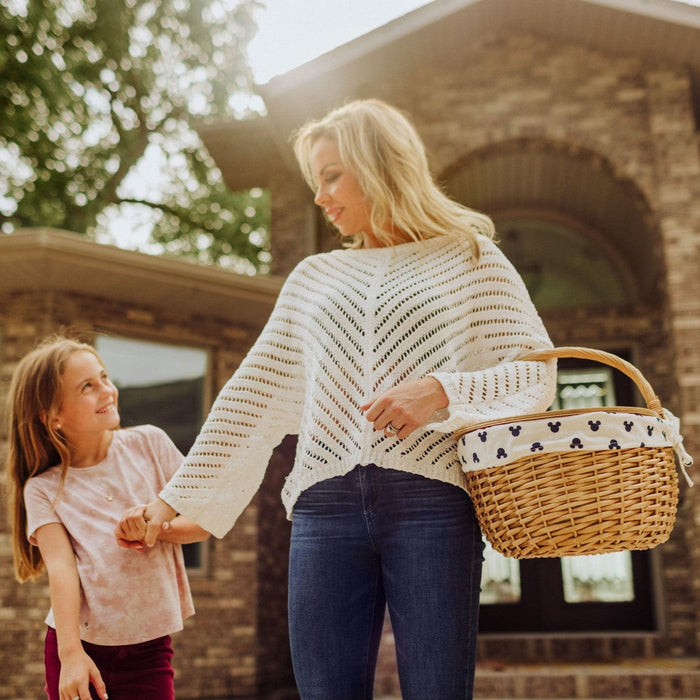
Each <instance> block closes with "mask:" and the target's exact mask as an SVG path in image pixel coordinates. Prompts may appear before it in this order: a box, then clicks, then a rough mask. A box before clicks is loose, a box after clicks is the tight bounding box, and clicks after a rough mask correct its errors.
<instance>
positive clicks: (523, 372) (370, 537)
mask: <svg viewBox="0 0 700 700" xmlns="http://www.w3.org/2000/svg"><path fill="white" fill-rule="evenodd" d="M294 147H295V152H296V156H297V159H298V161H299V164H300V166H301V168H302V171H303V173H304V176H305V178H306V180H307V181H308V183H309V185H310V186H311V188H312V189H313V190H314V191H315V201H316V204H318V205H319V206H320V207H321V208H322V209H323V211H324V212H325V214H326V216H327V217H328V219H329V220H330V222H331V223H332V224H333V225H334V226H335V227H336V228H337V229H338V231H339V232H340V235H341V236H342V238H343V241H344V242H345V243H346V247H347V248H349V249H346V250H337V251H333V252H331V253H326V254H321V255H315V256H311V257H309V258H307V259H306V260H304V261H302V262H301V263H300V264H299V265H298V266H297V267H296V268H295V270H294V271H293V272H292V273H291V274H290V275H289V278H288V279H287V281H286V283H285V286H284V288H283V290H282V292H281V294H280V297H279V299H278V302H277V304H276V306H275V309H274V311H273V313H272V315H271V317H270V320H269V322H268V324H267V325H266V327H265V329H264V330H263V332H262V334H261V336H260V338H259V339H258V340H257V342H256V343H255V345H254V347H253V348H252V349H251V351H250V353H249V354H248V356H247V357H246V359H245V360H244V362H243V363H242V364H241V367H240V368H239V369H238V370H237V371H236V373H235V374H234V375H233V377H232V378H231V379H230V380H229V382H228V383H227V385H226V386H225V387H224V388H223V390H222V391H221V393H220V394H219V397H218V398H217V400H216V402H215V404H214V406H213V408H212V411H211V413H210V415H209V417H208V419H207V421H206V423H205V425H204V427H203V428H202V431H201V433H200V436H199V438H198V439H197V441H196V443H195V445H194V447H193V448H192V450H191V452H190V454H189V456H188V457H187V459H186V461H185V463H184V465H183V466H182V468H181V469H180V470H179V471H178V473H177V474H176V475H175V477H174V478H173V479H172V480H171V481H170V483H169V484H168V485H167V486H166V488H165V489H164V490H163V492H162V493H161V499H162V500H158V501H156V502H154V503H152V504H149V506H148V508H147V510H146V513H145V518H146V519H147V520H148V521H149V522H148V535H147V537H146V544H150V542H151V541H152V540H153V539H154V538H155V537H156V534H157V533H158V532H159V530H160V527H161V525H162V523H163V522H164V521H165V520H167V519H169V518H172V517H174V515H175V513H176V512H177V513H183V514H184V515H186V516H187V517H189V518H191V519H192V520H194V521H195V522H197V523H198V524H199V525H201V526H202V527H204V528H205V529H207V530H209V531H211V532H213V533H214V534H215V535H217V536H219V537H221V536H223V535H224V534H225V533H226V532H227V531H228V530H229V529H230V528H231V527H232V526H233V524H234V522H235V521H236V518H237V517H238V516H239V515H240V513H241V512H242V511H243V509H244V508H245V507H246V505H247V504H248V502H249V501H250V499H251V498H252V496H253V495H254V493H255V492H256V491H257V489H258V487H259V485H260V482H261V480H262V478H263V474H264V471H265V467H266V465H267V462H268V459H269V457H270V454H271V452H272V450H273V448H274V447H275V446H276V445H277V444H278V443H279V442H280V441H281V440H282V438H283V437H284V436H285V435H286V434H298V435H299V441H298V447H297V453H296V459H295V463H294V467H293V469H292V471H291V473H290V474H289V476H288V477H287V480H286V483H285V487H284V490H283V494H282V497H283V501H284V503H285V506H286V509H287V513H288V516H289V517H290V518H291V519H292V537H291V546H290V571H289V621H290V638H291V648H292V659H293V664H294V671H295V675H296V680H297V684H298V688H299V691H300V694H301V697H302V698H303V699H304V700H309V699H311V698H314V699H316V698H318V699H319V700H328V699H329V698H333V700H344V699H348V700H350V699H355V698H370V697H371V696H372V687H373V681H374V669H375V662H376V657H377V649H378V645H379V640H380V636H381V629H382V622H383V619H384V610H385V606H386V605H388V608H389V612H390V615H391V621H392V627H393V632H394V637H395V641H396V652H397V657H398V669H399V677H400V682H401V689H402V694H403V697H404V699H405V700H411V699H414V700H426V699H427V698H440V700H451V699H452V698H454V699H456V698H460V699H463V698H469V697H471V694H472V686H473V679H474V667H475V655H476V631H477V621H478V604H479V583H480V577H481V561H482V549H483V545H482V539H481V533H480V531H479V527H478V524H477V522H476V519H475V517H474V511H473V507H472V504H471V501H470V499H469V496H468V494H467V493H466V491H465V481H464V475H463V473H462V472H461V470H460V465H459V460H458V457H457V452H456V443H455V441H454V439H453V437H452V432H453V431H454V430H455V429H456V428H458V427H461V426H463V425H465V424H470V423H474V422H477V421H482V420H485V419H488V418H492V417H493V418H495V417H501V416H507V415H512V414H520V413H525V412H528V411H542V410H545V409H546V408H547V407H548V406H549V404H550V403H551V400H552V397H553V391H554V384H555V367H554V365H553V364H552V363H538V362H523V361H519V360H518V358H519V357H522V356H524V355H525V354H527V353H528V352H529V351H531V350H533V349H536V348H543V347H550V341H549V338H548V336H547V333H546V331H545V329H544V327H543V325H542V322H541V320H540V318H539V317H538V315H537V312H536V311H535V309H534V307H533V305H532V303H531V301H530V299H529V297H528V294H527V291H526V289H525V286H524V285H523V283H522V280H521V279H520V277H519V276H518V274H517V273H516V272H515V270H514V269H513V267H512V266H511V265H510V264H509V263H508V261H507V260H506V259H505V258H504V256H503V255H502V254H501V253H500V252H499V250H498V249H497V248H496V246H495V245H494V244H493V242H492V241H491V238H492V237H493V224H492V223H491V221H490V219H489V218H488V217H486V216H484V215H482V214H479V213H477V212H475V211H472V210H470V209H468V208H466V207H463V206H461V205H459V204H457V203H455V202H453V201H451V200H450V199H448V198H447V197H446V196H445V195H444V194H442V192H441V191H440V190H439V189H438V188H437V186H436V185H435V183H434V182H433V180H432V178H431V176H430V173H429V168H428V164H427V159H426V156H425V150H424V147H423V144H422V142H421V141H420V138H419V137H418V135H417V133H416V131H415V129H414V127H413V126H412V125H411V123H410V122H409V121H408V119H407V118H406V117H404V116H403V115H402V114H401V113H400V112H399V111H397V110H396V109H394V108H393V107H390V106H389V105H387V104H385V103H383V102H380V101H377V100H362V101H356V102H352V103H349V104H347V105H345V106H344V107H341V108H339V109H337V110H335V111H333V112H331V113H330V114H328V115H327V116H326V117H325V118H324V119H321V120H320V121H314V122H311V123H309V124H307V125H305V126H304V127H302V128H301V129H300V130H299V131H298V132H297V134H296V136H295V142H294Z"/></svg>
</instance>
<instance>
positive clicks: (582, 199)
mask: <svg viewBox="0 0 700 700" xmlns="http://www.w3.org/2000/svg"><path fill="white" fill-rule="evenodd" d="M260 92H261V94H262V96H263V98H264V100H265V104H266V107H267V115H266V116H265V117H262V118H259V119H255V120H250V121H245V122H237V123H226V124H217V125H212V126H208V127H206V128H204V127H203V128H202V129H201V130H200V133H201V135H202V137H203V139H204V141H205V143H206V144H207V146H208V147H209V149H210V151H211V152H212V155H213V156H214V158H215V159H216V160H217V163H218V164H219V166H220V167H221V170H222V172H223V173H224V177H225V179H226V181H227V183H228V184H229V186H230V187H231V188H232V189H243V188H249V187H266V188H269V190H270V192H271V198H272V246H273V250H272V252H273V265H274V269H273V272H274V274H273V275H272V276H270V277H269V278H241V277H238V276H236V275H233V274H231V273H226V272H223V271H220V270H206V269H202V268H200V267H197V266H194V265H190V264H188V263H185V262H182V261H173V260H165V259H153V258H149V257H147V256H143V255H139V254H136V253H128V252H125V251H117V250H114V249H111V248H108V247H105V246H97V245H95V244H92V243H90V242H87V241H84V240H82V239H79V238H76V237H74V236H71V235H70V234H65V233H61V232H48V231H38V232H37V231H34V232H24V233H18V234H15V235H13V236H8V237H5V238H0V358H1V359H0V372H2V374H1V375H0V393H3V392H4V391H5V390H6V386H7V380H8V377H9V373H10V371H11V368H12V365H13V362H14V361H16V358H17V357H18V356H19V355H20V354H21V353H22V352H24V351H25V350H26V349H27V348H28V347H30V346H31V344H32V343H33V342H34V340H35V338H36V337H38V336H41V335H43V334H44V333H45V332H47V331H49V330H52V329H54V328H56V327H58V326H60V325H62V324H66V325H71V326H74V327H78V328H80V329H81V330H84V332H85V333H86V334H87V335H92V336H94V337H97V336H99V335H100V334H108V335H112V336H118V337H119V338H127V339H137V340H145V341H149V342H156V343H160V344H169V345H175V346H187V347H191V348H195V349H200V350H201V351H203V352H205V354H206V368H207V369H206V371H205V373H204V382H203V384H202V386H203V389H202V392H203V393H202V396H201V400H202V401H203V403H204V404H205V405H206V404H207V403H208V402H209V401H210V400H211V396H212V394H213V393H214V392H215V390H216V388H218V387H219V386H221V385H222V384H223V382H224V381H225V380H226V378H227V377H228V376H229V374H230V372H231V371H232V370H233V369H234V368H235V367H236V366H237V364H238V362H239V361H240V359H241V357H242V356H243V354H244V353H245V351H246V348H247V347H248V346H249V344H250V342H251V341H252V339H253V338H254V337H255V335H256V333H257V331H258V330H259V329H260V327H261V323H262V322H263V321H264V318H265V317H266V315H267V313H268V312H269V308H270V307H271V305H272V303H273V302H274V298H275V295H276V293H277V291H278V289H279V284H280V281H281V279H282V278H283V277H284V275H285V274H286V273H288V272H289V270H290V269H291V268H292V266H293V265H294V264H295V263H296V262H297V261H298V260H300V259H301V258H302V257H304V256H305V255H308V254H310V253H314V252H317V251H320V250H326V249H328V248H330V247H333V246H334V245H336V243H335V241H334V239H333V237H332V235H331V234H330V233H329V232H328V231H327V230H326V228H325V226H324V224H323V222H322V220H321V219H320V217H319V216H318V213H317V211H316V209H315V207H314V205H313V202H312V196H311V193H310V192H309V191H308V188H306V186H305V185H304V184H303V182H302V180H301V178H300V176H299V174H298V172H297V168H296V165H295V163H294V162H293V157H292V153H291V150H290V148H289V142H288V137H289V134H290V133H291V132H292V131H293V129H294V128H296V127H297V126H298V125H300V124H301V123H303V122H304V121H305V120H306V119H308V118H309V117H312V116H320V115H321V114H323V113H325V112H326V111H327V110H328V109H329V108H330V107H332V106H334V105H336V104H339V103H342V102H343V101H345V100H346V99H349V98H353V97H369V96H375V97H379V98H382V99H386V100H387V101H389V102H392V103H393V104H395V105H397V106H398V107H401V108H404V109H405V110H406V111H407V112H409V113H410V114H411V116H412V117H413V119H414V121H415V123H416V126H417V128H418V130H419V132H420V133H421V135H422V137H423V138H424V140H425V143H426V145H427V147H428V150H429V155H430V158H431V164H432V166H433V168H434V171H435V173H436V174H437V176H438V178H439V179H440V181H441V182H442V183H443V184H444V186H445V188H446V190H447V191H448V192H449V193H450V194H451V195H452V196H453V197H455V198H456V199H458V200H460V201H463V202H465V203H466V204H468V205H470V206H472V207H475V208H477V209H481V210H483V211H486V212H487V213H489V214H490V215H491V216H492V217H493V218H494V220H495V221H496V224H497V227H498V230H499V233H500V238H501V244H502V246H503V248H504V250H505V251H506V253H507V254H508V255H509V257H510V258H511V260H513V262H514V264H515V265H516V267H518V269H519V270H520V272H521V273H522V275H523V277H524V279H525V280H526V283H527V284H528V286H529V288H530V291H531V294H532V296H533V299H534V301H535V303H536V304H537V306H538V308H539V310H540V312H541V314H542V316H543V318H544V320H545V323H546V325H547V327H548V329H549V331H550V334H551V336H552V338H553V340H554V342H555V343H556V344H557V345H581V346H588V347H597V348H604V349H608V350H611V351H612V352H615V353H616V354H619V355H621V356H623V357H626V358H628V359H629V360H631V361H632V362H633V363H634V364H635V365H636V366H637V367H638V368H639V369H640V370H641V371H642V373H643V374H644V375H645V377H646V378H647V379H648V380H649V381H650V382H651V384H652V386H653V387H654V388H655V389H656V391H657V393H658V394H659V397H660V399H661V401H662V403H663V404H664V405H665V406H666V407H668V408H669V409H671V410H672V411H673V412H674V413H675V414H676V415H678V416H679V417H680V418H681V422H682V427H683V434H684V437H685V444H686V446H687V448H688V450H689V451H690V452H691V454H692V453H695V455H696V457H697V456H698V455H699V454H700V350H699V349H698V348H699V347H700V277H699V276H698V274H697V269H698V257H699V256H698V245H699V242H700V139H699V137H698V131H699V129H698V125H699V122H700V116H699V115H700V9H699V8H695V7H690V6H686V5H683V4H681V3H678V2H672V1H671V0H645V1H643V2H642V1H641V0H639V1H637V0H595V1H594V0H436V2H433V3H431V4H429V5H427V6H425V7H423V8H420V9H419V10H416V11H414V12H412V13H410V14H408V15H406V16H404V17H402V18H400V19H398V20H396V21H394V22H392V23H390V24H388V25H386V26H385V27H381V28H379V29H377V30H376V31H374V32H371V33H370V34H367V35H365V36H363V37H360V38H359V39H357V40H355V41H353V42H351V43H349V44H347V45H345V46H343V47H340V48H339V49H336V50H334V51H332V52H330V53H328V54H325V55H324V56H321V57H320V58H318V59H316V60H314V61H312V62H310V63H308V64H306V65H304V66H301V67H300V68H298V69H295V70H293V71H291V72H289V73H287V74H285V75H283V76H280V77H277V78H274V79H273V80H272V81H270V82H269V83H268V84H266V85H264V86H261V88H260ZM561 366H562V376H563V377H564V379H565V380H566V381H568V382H569V383H570V385H569V388H571V389H572V390H574V391H575V390H578V389H580V388H581V387H582V386H583V388H584V389H586V390H589V389H590V390H592V389H601V387H603V386H606V387H608V388H609V389H610V391H611V392H612V394H613V395H614V398H615V400H616V402H617V403H627V402H631V401H638V400H639V397H638V396H637V395H636V392H635V390H634V387H631V386H630V385H629V383H625V382H624V381H620V380H619V378H617V377H610V376H609V375H607V374H605V373H602V374H601V373H600V372H598V373H596V372H594V373H593V375H591V371H592V368H591V367H581V366H578V365H576V364H575V363H568V364H567V363H566V362H564V363H562V365H561ZM566 381H565V383H566ZM601 391H602V389H601ZM292 447H293V441H292V440H291V439H290V440H288V441H286V442H285V443H283V445H282V446H281V448H280V449H279V450H278V451H277V452H276V454H275V457H274V459H273V461H272V464H271V467H270V469H269V471H268V475H267V477H266V480H265V482H264V485H263V489H262V491H261V493H260V494H259V496H258V497H256V499H255V500H254V502H253V504H252V505H251V507H250V508H249V509H248V510H247V511H246V513H245V514H244V516H243V518H242V519H241V521H240V523H239V524H237V526H236V527H235V528H234V529H233V531H232V532H231V533H230V534H229V535H228V536H227V537H226V538H224V539H223V540H221V541H216V542H211V543H208V544H207V545H206V547H205V548H204V550H205V551H203V552H199V553H198V555H197V556H199V557H200V558H199V559H197V561H198V562H199V563H198V564H197V565H196V566H194V567H193V574H192V585H193V590H194V592H195V597H196V601H195V602H196V604H197V608H198V613H197V615H196V616H195V618H194V619H193V620H192V621H190V623H188V627H187V629H186V631H185V633H184V634H183V635H181V636H180V637H179V638H178V639H177V648H176V654H177V670H178V688H179V696H180V697H183V698H184V697H237V696H238V697H245V696H250V697H264V696H266V694H270V693H272V692H273V691H281V690H283V689H285V688H288V687H290V686H291V684H292V681H291V676H290V672H289V665H288V648H287V644H286V629H285V622H284V620H285V613H284V577H285V570H286V563H285V557H286V533H287V528H288V524H287V523H286V521H285V520H284V516H283V514H282V512H281V506H280V504H279V497H278V492H279V481H280V479H281V478H283V474H284V472H285V469H286V464H287V462H288V460H289V455H290V451H291V449H292ZM698 523H700V495H698V493H697V489H692V490H688V489H686V488H685V487H684V486H683V485H682V491H681V503H680V506H679V511H678V518H677V522H676V527H675V529H674V532H673V534H672V536H671V538H670V540H669V541H668V542H667V543H665V544H663V545H661V546H660V547H658V548H656V549H655V550H653V551H650V552H639V553H634V554H633V555H631V556H630V557H629V559H628V561H627V563H626V564H625V566H626V567H627V569H626V572H627V573H626V574H625V575H624V576H623V578H624V577H625V576H626V577H627V578H626V582H627V585H628V588H629V591H628V593H629V594H628V595H622V596H619V595H618V596H617V597H616V596H612V597H610V596H609V595H608V594H606V592H605V590H603V589H604V588H605V585H604V584H605V580H604V578H605V577H603V578H600V577H599V578H597V579H596V577H595V576H592V577H589V579H586V576H584V575H583V574H581V573H580V571H579V570H578V569H577V565H576V563H575V562H573V563H572V562H564V561H561V562H560V560H537V561H529V562H523V563H521V564H518V565H517V566H516V568H515V569H513V566H514V565H512V564H508V565H507V566H506V567H505V568H506V569H507V571H506V573H504V574H503V573H502V574H501V575H500V577H499V576H496V575H495V574H493V575H492V577H491V578H490V579H489V580H485V582H484V598H485V600H488V602H485V603H484V605H483V606H482V622H481V627H482V630H481V638H480V647H479V649H480V667H479V670H478V671H477V694H478V696H479V697H547V696H548V697H554V696H557V697H695V696H699V695H700V675H699V674H698V672H697V671H696V670H687V669H688V668H689V667H693V666H695V665H696V664H694V663H686V664H685V665H683V664H682V663H681V662H682V661H686V662H687V660H688V659H694V658H696V657H697V655H698V645H699V644H700V626H699V624H698V623H699V619H698V618H699V616H700V573H699V572H700V545H699V544H698V537H697V534H698V527H699V526H698ZM0 543H1V545H0V555H1V556H4V557H9V556H10V550H9V542H8V537H7V534H6V531H2V533H0ZM8 561H9V560H8ZM8 568H9V564H8V566H6V567H3V569H2V570H3V571H7V570H8ZM496 568H498V567H496ZM494 571H495V569H494ZM577 572H578V573H577ZM572 582H573V583H574V584H575V585H574V589H575V590H574V591H573V593H572V592H571V591H569V592H568V593H567V591H566V588H567V585H568V584H571V583H572ZM0 587H1V588H0V590H1V591H2V596H3V609H2V616H3V625H2V631H0V662H2V667H3V669H7V668H8V667H9V668H11V669H12V676H11V679H10V681H8V682H5V683H0V698H2V697H13V698H24V697H27V698H34V697H38V694H37V693H36V692H34V690H30V689H29V688H32V689H35V688H36V687H37V686H36V678H37V677H39V678H40V675H41V663H40V662H41V653H40V642H39V640H40V635H41V619H42V614H43V610H44V606H43V605H42V602H43V600H45V596H46V590H45V585H44V584H41V585H39V586H29V585H25V586H22V587H18V586H17V585H15V584H14V583H13V582H12V579H11V577H10V576H9V574H7V573H4V574H0ZM584 589H585V590H584ZM504 591H505V593H504ZM492 593H493V595H492V596H491V594H492ZM577 596H578V597H577ZM18 640H22V646H23V647H26V648H27V649H32V650H33V651H31V652H29V651H28V652H27V653H23V654H22V657H21V660H17V659H15V658H14V656H13V655H12V653H11V650H12V648H13V647H16V646H18ZM6 657H7V658H6ZM615 659H622V660H623V661H625V662H626V664H623V665H621V666H619V667H617V668H614V669H613V670H612V671H611V670H610V668H607V670H606V671H604V672H603V671H601V672H600V673H597V672H596V673H588V674H584V673H583V672H578V671H576V670H571V668H569V669H568V670H566V671H561V666H558V667H554V666H552V667H551V668H549V672H548V674H546V676H547V677H546V678H543V676H542V675H541V674H539V675H538V672H535V671H532V669H530V670H528V669H526V668H518V666H519V665H520V666H522V665H523V664H534V663H537V664H543V663H544V664H547V663H554V662H581V661H586V662H588V667H589V668H588V670H590V664H594V663H603V662H612V661H613V660H615ZM638 659H643V660H645V662H644V664H643V665H642V666H639V667H635V666H634V664H633V663H632V660H638ZM654 659H656V660H659V659H661V660H663V662H664V664H665V666H664V670H663V671H659V672H658V673H656V672H654V663H653V660H654ZM676 662H678V665H674V664H675V663H676ZM555 668H558V669H559V670H557V671H556V672H555V671H554V669H555ZM4 674H5V671H3V675H4ZM8 684H9V685H8ZM13 684H14V685H13ZM32 684H33V685H32ZM3 686H5V688H3ZM7 687H9V688H10V695H3V692H6V688H7ZM13 688H14V690H12V689H13ZM377 688H378V690H379V691H381V692H387V693H395V694H398V687H397V683H396V678H395V670H394V666H393V649H392V638H391V630H390V626H389V625H388V624H387V628H386V634H385V638H384V640H383V647H382V652H381V656H380V667H379V669H378V677H377ZM22 693H24V694H22Z"/></svg>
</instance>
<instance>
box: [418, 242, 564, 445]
mask: <svg viewBox="0 0 700 700" xmlns="http://www.w3.org/2000/svg"><path fill="white" fill-rule="evenodd" d="M481 247H482V255H481V259H480V262H479V264H478V265H476V266H475V267H474V269H473V270H472V272H471V273H470V277H471V279H470V281H469V285H470V288H471V289H470V293H469V295H468V297H467V299H466V303H465V304H464V307H463V309H462V310H461V313H463V316H464V328H463V329H462V332H463V334H464V335H463V342H462V346H463V347H464V348H465V349H466V350H465V354H464V357H463V367H464V368H465V369H466V371H458V372H454V371H450V372H443V371H435V372H431V373H430V376H433V377H435V378H436V379H437V380H438V381H439V382H440V383H441V384H442V387H443V389H444V390H445V393H446V394H447V397H448V400H449V404H448V407H447V409H446V410H445V411H441V412H439V413H438V414H436V416H435V418H436V420H435V421H434V422H432V423H430V424H429V425H428V426H427V427H428V428H429V429H431V430H437V431H440V432H452V431H454V430H456V429H458V428H461V427H464V426H466V425H472V424H474V423H477V422H480V421H485V420H488V419H491V418H493V419H496V418H503V417H506V416H509V415H517V414H522V413H529V412H533V411H544V410H545V409H547V408H548V407H549V406H550V405H551V403H552V401H553V400H554V392H555V390H556V382H555V379H556V360H551V361H549V362H532V361H529V362H525V361H521V360H520V359H519V358H521V357H523V356H524V355H526V354H527V353H528V352H530V351H531V350H536V349H543V348H549V347H552V343H551V341H550V339H549V336H548V335H547V332H546V330H545V327H544V325H543V323H542V321H541V319H540V317H539V315H538V313H537V311H536V309H535V307H534V305H533V304H532V301H531V300H530V296H529V294H528V292H527V289H526V288H525V284H524V283H523V281H522V278H521V277H520V275H519V274H518V273H517V271H516V270H515V268H514V267H513V265H512V264H511V263H510V261H509V260H508V259H507V258H506V257H505V256H504V255H503V253H502V252H501V251H500V250H499V249H498V248H497V247H496V246H495V245H494V244H493V242H491V241H487V240H484V241H482V244H481Z"/></svg>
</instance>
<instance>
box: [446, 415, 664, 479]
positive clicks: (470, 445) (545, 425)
mask: <svg viewBox="0 0 700 700" xmlns="http://www.w3.org/2000/svg"><path fill="white" fill-rule="evenodd" d="M673 433H674V431H673V428H672V427H671V426H670V425H669V424H668V423H667V422H666V421H665V420H663V419H662V418H660V417H656V416H646V415H638V414H631V413H621V412H610V411H605V410H601V411H590V412H586V413H581V414H576V415H570V416H566V415H561V414H552V415H551V416H544V417H542V418H533V419H529V418H527V416H525V417H523V416H520V417H519V418H518V417H516V418H514V419H513V421H512V422H508V423H506V422H503V423H498V424H497V425H493V426H485V427H483V428H479V429H476V430H473V431H470V432H468V433H466V434H464V435H462V436H461V437H460V438H459V450H458V451H459V458H460V461H461V463H462V469H463V470H464V471H478V470H480V469H489V468H493V467H499V466H504V465H507V464H509V463H510V462H513V461H515V460H517V459H520V458H521V457H528V456H532V455H533V454H542V453H549V452H570V451H578V450H580V451H584V450H624V449H628V448H638V447H674V443H675V442H676V440H674V436H673Z"/></svg>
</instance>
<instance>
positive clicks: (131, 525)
mask: <svg viewBox="0 0 700 700" xmlns="http://www.w3.org/2000/svg"><path fill="white" fill-rule="evenodd" d="M145 512H146V506H145V505H140V506H134V507H133V508H129V510H127V511H126V513H124V515H122V518H121V520H120V521H119V523H118V525H117V527H116V529H115V530H114V536H115V537H116V538H117V544H118V545H119V546H120V547H124V548H125V549H138V550H141V549H143V547H144V544H143V538H144V537H145V536H146V528H147V526H148V523H147V522H146V519H145V518H144V513H145Z"/></svg>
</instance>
